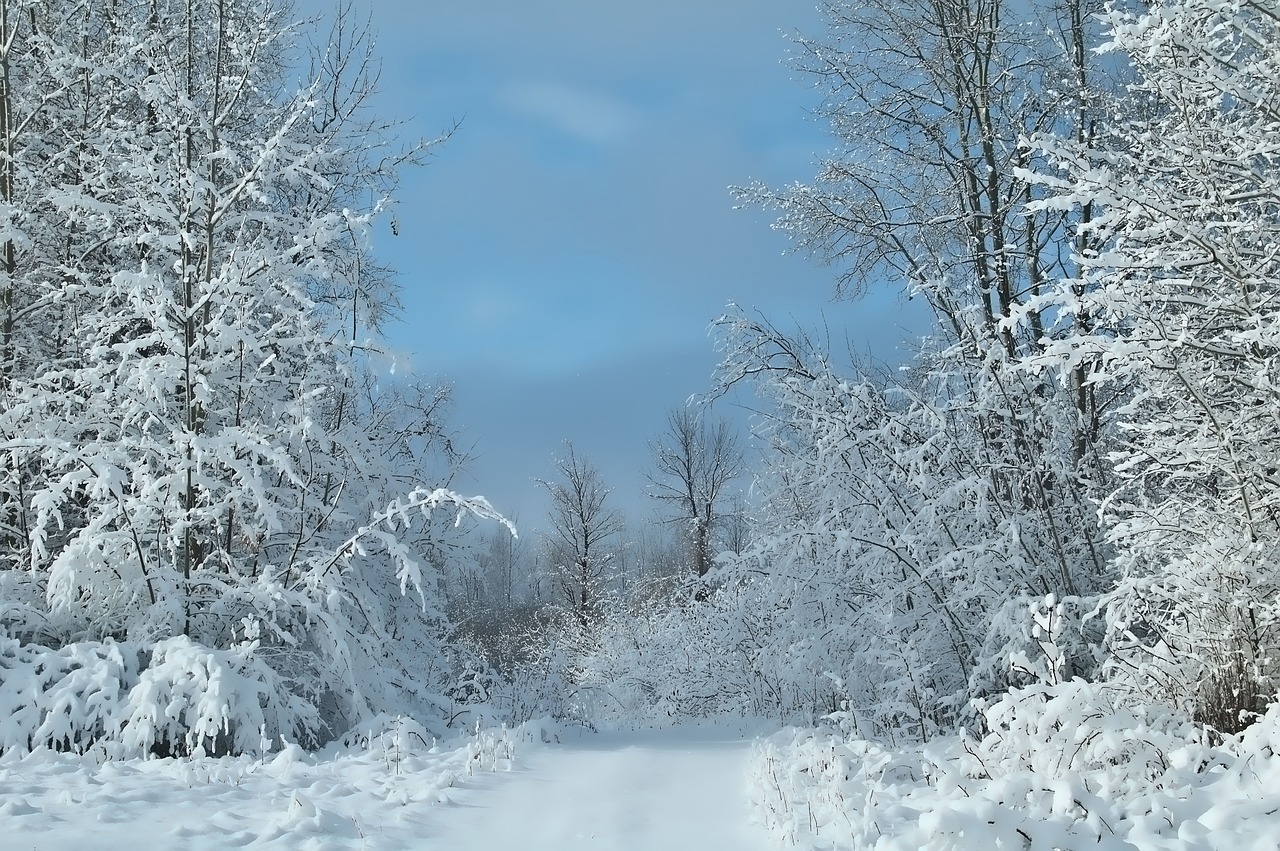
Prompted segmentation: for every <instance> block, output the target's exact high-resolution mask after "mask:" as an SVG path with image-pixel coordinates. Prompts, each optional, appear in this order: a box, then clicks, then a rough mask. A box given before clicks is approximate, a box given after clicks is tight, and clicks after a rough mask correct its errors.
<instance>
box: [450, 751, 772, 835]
mask: <svg viewBox="0 0 1280 851" xmlns="http://www.w3.org/2000/svg"><path fill="white" fill-rule="evenodd" d="M749 751H750V742H749V741H748V740H747V739H746V738H744V737H743V736H742V735H741V734H739V733H737V732H736V731H730V730H726V729H723V728H716V727H683V728H676V729H666V730H655V731H650V732H627V733H599V734H594V735H584V736H578V737H576V738H574V739H571V740H566V741H564V742H563V743H562V744H560V745H557V746H555V747H548V748H543V749H541V750H539V751H538V752H537V753H535V754H533V755H532V756H531V757H530V758H529V759H528V760H527V761H526V762H524V763H523V764H521V765H518V766H517V768H516V769H515V770H514V771H513V772H511V773H510V774H505V775H488V776H486V777H483V778H480V779H478V780H477V781H476V782H474V783H469V784H467V785H466V786H464V787H463V788H460V789H457V790H450V793H449V798H450V806H449V807H448V808H443V809H442V810H440V811H439V812H438V813H437V814H436V818H435V819H434V820H433V821H434V823H433V824H432V826H431V827H432V830H431V833H430V836H431V838H432V839H433V840H434V842H432V843H431V845H430V846H429V847H437V848H449V849H454V851H490V849H516V848H518V849H524V851H561V849H562V850H563V851H574V849H609V851H632V850H633V849H634V851H683V849H689V851H694V849H696V851H765V849H773V848H776V847H777V846H776V844H774V843H773V842H772V841H771V840H770V838H769V835H768V833H767V832H766V831H765V829H764V828H763V827H762V826H760V825H759V824H758V823H757V822H756V820H755V819H753V818H752V816H751V810H750V805H749V801H748V797H749V796H748V788H747V775H748V761H749V758H750V754H749Z"/></svg>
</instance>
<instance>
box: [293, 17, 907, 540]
mask: <svg viewBox="0 0 1280 851" xmlns="http://www.w3.org/2000/svg"><path fill="white" fill-rule="evenodd" d="M327 8H329V7H328V5H327V3H326V2H325V0H303V2H301V3H300V4H299V10H300V11H301V12H303V13H310V12H312V11H323V10H325V9H327ZM357 11H358V12H360V13H362V14H363V13H365V12H368V13H371V15H372V21H373V25H374V27H375V28H376V29H377V31H378V52H379V54H380V56H381V58H382V63H383V66H382V79H381V94H380V97H379V109H380V111H381V112H382V113H384V114H385V115H387V116H388V117H397V118H401V119H404V120H405V122H406V123H405V127H404V132H405V134H406V136H418V137H431V136H435V135H437V134H438V133H439V132H440V131H441V130H442V129H443V128H445V127H447V126H449V125H451V124H452V123H453V122H454V121H459V120H460V121H461V124H460V126H459V127H458V130H457V132H456V133H455V134H454V136H453V138H452V139H450V140H449V142H448V143H447V144H446V145H445V146H444V147H443V148H441V149H440V150H439V152H438V153H437V155H436V156H435V158H434V159H433V160H432V162H431V164H430V165H429V166H428V167H426V168H424V169H420V170H418V171H416V172H413V173H410V174H408V175H406V179H405V182H404V185H403V189H402V191H401V193H400V196H399V206H398V208H397V219H398V224H399V230H400V236H399V237H396V238H392V237H391V236H390V234H389V233H387V231H386V230H385V229H380V230H379V231H378V235H377V244H376V248H377V250H378V252H379V255H380V256H381V257H382V258H384V259H386V260H387V261H389V262H390V263H391V264H392V265H393V266H395V267H396V268H398V269H399V270H400V273H401V284H402V286H403V287H404V300H405V315H404V319H403V322H401V323H399V324H397V325H396V326H395V327H393V328H392V329H391V343H392V345H393V346H394V347H395V348H396V349H398V350H399V351H401V352H403V353H405V354H406V355H407V356H408V358H409V359H410V361H411V363H412V366H413V369H414V370H415V371H416V372H418V373H419V374H422V375H424V376H427V377H438V378H440V379H442V380H448V381H451V382H453V384H454V385H455V396H456V400H457V407H456V412H455V416H454V423H455V424H456V425H457V426H460V427H463V428H464V429H465V437H466V442H467V443H469V444H471V445H473V446H474V452H475V455H476V457H475V460H474V461H473V463H472V464H471V467H470V474H469V476H468V477H467V478H466V479H465V480H463V481H461V482H459V483H458V486H459V487H460V489H462V490H464V491H466V492H468V493H482V494H484V495H485V496H487V497H489V498H490V500H491V501H492V502H493V503H494V505H495V506H497V507H498V508H499V509H500V510H504V511H507V512H510V513H514V514H517V515H518V517H519V519H520V521H521V525H522V526H526V527H534V526H537V525H538V524H539V523H540V521H541V517H540V515H541V514H542V513H543V511H544V502H543V500H542V498H541V496H540V494H539V491H538V488H537V486H536V484H535V483H534V480H535V479H537V478H548V477H551V476H552V474H553V467H552V459H553V457H554V456H555V455H556V454H557V452H558V451H559V450H560V448H561V447H562V444H563V441H565V440H572V441H573V443H574V444H575V446H576V447H577V448H578V450H579V451H580V452H581V453H582V454H584V455H586V456H587V457H588V458H590V459H591V460H592V461H593V463H595V464H596V465H597V466H599V467H600V468H601V470H602V472H603V474H604V477H605V479H606V481H607V482H608V483H609V484H610V486H611V487H612V488H613V489H614V494H615V498H616V500H617V504H618V506H619V507H621V508H624V509H625V510H626V511H627V512H628V514H629V515H631V516H633V517H634V518H636V519H637V520H640V519H642V518H643V517H645V516H647V514H648V513H649V512H650V510H651V506H650V505H649V503H648V501H647V500H646V499H645V498H644V496H643V489H644V484H645V472H646V468H647V466H648V449H647V442H648V441H649V440H650V439H651V438H652V437H654V436H655V435H656V434H657V433H658V432H659V431H660V429H661V427H662V425H663V422H664V419H665V415H666V411H667V409H669V408H671V407H673V406H676V405H680V404H683V403H684V401H685V400H686V398H687V397H689V396H690V395H691V394H696V393H700V392H702V391H705V390H706V389H707V388H708V387H709V384H710V376H711V372H712V370H713V368H714V366H715V362H716V355H715V351H714V348H713V341H712V340H711V339H710V338H709V337H708V334H707V329H708V324H709V323H710V322H711V320H713V319H714V318H715V317H716V316H717V315H719V314H720V312H722V310H723V309H724V306H725V305H726V303H728V302H730V301H734V302H737V303H739V304H741V305H743V306H744V307H747V308H751V309H756V310H759V311H761V312H763V313H764V314H766V315H767V316H769V317H770V318H771V319H773V320H774V321H775V322H776V323H778V324H779V325H780V326H783V327H786V326H788V325H790V324H793V323H794V324H800V325H803V326H813V325H816V324H818V323H819V322H822V321H825V322H826V323H827V324H828V326H829V327H831V328H832V330H833V332H834V333H836V334H838V335H841V336H846V335H847V336H848V338H849V339H851V340H852V341H853V342H854V344H855V345H856V346H857V347H858V348H859V350H860V351H863V352H866V351H869V352H871V353H873V354H875V355H878V356H880V357H884V358H889V359H895V358H896V357H897V354H896V353H895V347H896V345H897V344H898V343H899V342H900V341H901V340H902V339H903V338H904V337H909V336H911V334H910V332H907V331H904V330H903V329H904V328H909V327H912V326H913V325H914V326H918V325H919V319H918V318H916V317H915V316H914V315H913V314H910V313H907V312H904V308H903V307H902V304H901V302H900V300H899V298H898V296H897V294H896V292H886V293H883V294H880V295H877V296H873V297H872V298H870V299H865V300H863V301H860V302H858V303H854V304H848V303H843V304H831V303H830V302H829V297H830V293H831V277H832V276H831V273H830V271H829V270H826V269H823V268H821V267H819V266H818V265H817V264H816V263H814V262H813V261H811V260H809V259H807V258H805V257H803V256H798V255H792V254H787V253H786V252H787V249H788V243H787V240H786V239H785V237H783V236H782V235H781V234H778V233H776V232H774V231H772V230H770V228H769V221H770V216H769V214H768V213H766V212H764V211H759V210H735V209H734V208H733V207H734V202H733V199H732V197H731V195H730V193H729V191H728V187H729V186H730V185H735V184H737V185H740V184H745V183H748V182H751V181H753V180H762V181H764V182H766V183H770V184H775V185H776V184H783V183H786V182H790V181H795V180H804V179H806V178H808V177H809V176H810V175H811V174H812V173H813V165H812V163H813V162H814V160H815V159H816V157H817V156H818V154H820V153H821V152H822V151H824V150H825V149H826V148H827V146H828V140H827V137H826V135H825V132H824V130H823V128H822V127H821V125H820V124H818V123H817V122H816V121H814V120H813V119H812V118H810V116H809V112H810V110H812V109H813V107H815V106H816V105H817V103H818V98H819V94H818V92H817V91H816V90H814V89H813V88H812V87H811V81H809V80H806V79H802V78H800V77H799V75H798V74H796V73H795V72H793V71H792V70H791V69H790V68H789V67H788V65H787V61H786V57H787V53H788V50H789V43H788V41H787V40H786V38H785V37H784V33H794V32H796V31H801V32H805V33H811V34H812V33H817V32H821V29H822V25H821V21H820V18H819V16H818V14H817V12H816V11H815V10H814V8H813V7H812V5H811V4H810V3H809V2H806V0H648V2H643V3H637V2H626V3H623V2H609V1H608V0H541V1H540V2H531V0H453V2H444V0H440V2H430V1H429V0H365V2H364V5H363V6H362V5H361V3H360V0H357ZM724 413H725V414H726V415H729V416H732V417H735V418H739V419H742V418H744V414H743V413H742V412H741V411H734V410H726V411H724Z"/></svg>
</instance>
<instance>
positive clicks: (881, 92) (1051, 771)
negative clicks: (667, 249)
mask: <svg viewBox="0 0 1280 851" xmlns="http://www.w3.org/2000/svg"><path fill="white" fill-rule="evenodd" d="M821 6H822V9H823V12H824V17H825V21H826V24H827V28H826V30H825V31H823V32H819V33H813V34H809V35H804V36H797V37H796V38H795V39H794V40H793V43H792V47H793V62H794V64H795V67H796V68H797V70H798V71H799V72H800V73H801V74H803V75H804V76H805V77H806V78H807V79H808V80H809V81H810V82H813V83H814V84H815V85H816V86H817V91H818V95H819V96H820V97H821V101H820V105H819V106H818V110H819V115H820V116H821V118H822V120H823V121H824V122H825V124H826V126H827V127H828V129H829V131H830V134H831V138H832V148H831V151H832V152H833V153H831V154H829V155H828V156H827V157H826V158H825V159H824V160H822V161H821V162H819V163H817V165H816V170H815V173H814V175H813V177H812V179H811V180H810V181H808V182H804V183H798V184H794V185H790V186H784V187H777V186H770V185H763V184H746V185H743V186H740V187H738V188H736V189H735V190H733V197H726V202H725V203H726V205H728V204H734V203H737V204H742V205H748V206H751V207H753V208H757V209H765V210H768V211H771V213H772V214H773V215H775V217H776V225H775V226H776V227H777V228H778V229H780V230H781V231H783V232H784V233H785V234H786V235H787V236H788V237H789V238H790V240H791V244H792V245H793V246H794V247H795V249H796V250H797V251H799V252H802V253H804V254H806V255H808V256H810V257H812V258H813V260H814V262H818V263H821V264H824V265H825V266H826V267H828V268H829V269H830V271H831V275H832V280H833V290H834V296H835V297H836V298H838V299H848V300H856V299H858V298H859V297H860V296H862V295H863V294H865V293H867V292H868V291H870V290H872V289H879V288H891V289H894V290H897V291H901V292H902V293H903V294H904V296H905V297H909V298H910V299H912V300H913V301H918V302H920V303H923V304H925V305H927V307H928V310H929V312H930V315H931V317H932V324H931V327H930V329H929V334H928V335H927V336H926V337H925V338H923V339H922V340H921V341H920V343H919V346H918V349H917V350H916V351H915V353H914V354H913V356H912V358H911V360H910V361H909V362H908V363H906V364H904V365H902V366H900V367H890V366H887V365H884V364H877V363H875V362H871V361H869V360H868V359H866V358H861V357H854V356H851V355H849V354H848V353H847V352H842V351H839V350H835V349H833V348H832V347H831V346H830V345H829V343H827V342H825V340H826V339H827V338H824V337H822V336H819V335H817V334H814V335H808V334H806V333H804V332H800V331H794V330H790V329H784V328H783V327H782V326H781V325H780V324H778V323H777V319H776V318H775V317H768V316H763V315H759V314H756V313H753V312H751V311H749V310H745V309H740V308H737V307H735V306H730V307H729V309H728V310H727V311H726V313H725V314H724V315H723V316H721V317H720V318H718V319H716V320H715V322H714V334H713V336H714V341H715V343H714V344H715V345H716V347H717V351H718V353H719V357H720V367H719V369H718V371H717V374H716V378H715V380H714V382H713V383H712V385H711V386H708V387H707V388H706V392H705V394H704V396H703V399H702V401H701V403H700V404H693V405H690V406H688V407H678V408H675V409H673V410H672V411H670V412H669V414H668V415H667V418H666V423H665V426H664V428H663V430H662V431H661V432H660V433H659V434H658V435H656V436H655V437H654V439H653V441H652V444H651V447H650V450H651V455H652V469H651V471H650V482H651V488H650V495H651V496H652V497H654V499H653V503H654V505H655V508H656V517H657V518H659V519H656V520H654V521H652V522H646V523H644V524H641V526H640V527H637V526H636V525H634V524H632V523H628V522H626V520H625V519H624V517H623V515H622V513H621V512H620V511H619V510H617V509H615V508H614V507H613V502H611V500H610V491H609V488H608V487H607V483H606V482H604V481H603V478H602V476H601V474H600V472H599V470H598V469H597V468H596V467H595V466H594V465H593V464H592V462H591V460H590V459H589V458H588V457H586V456H585V455H584V454H582V453H581V452H579V451H577V450H575V448H574V446H573V445H572V444H568V443H567V444H566V445H565V447H564V450H563V452H562V453H561V455H560V457H559V458H558V460H557V461H556V463H555V470H554V475H553V476H552V477H551V478H549V479H548V480H547V481H546V482H543V483H542V485H543V488H544V490H545V492H546V494H547V497H548V501H549V504H550V505H551V512H550V514H549V516H548V517H547V518H545V521H544V522H542V523H541V530H542V531H541V534H539V535H537V536H534V537H533V538H532V539H531V537H530V536H528V535H519V536H517V529H516V526H515V525H514V524H512V523H511V522H509V521H508V520H507V519H505V518H503V517H502V516H500V515H499V513H498V512H497V511H496V510H495V509H494V508H493V507H492V506H491V505H490V504H489V503H488V502H487V501H485V500H484V499H480V498H469V497H466V496H464V495H461V494H459V493H457V492H456V490H455V489H454V488H453V486H452V485H451V482H452V481H453V480H454V478H455V476H456V474H457V471H458V469H459V468H460V465H462V464H463V463H465V460H466V459H465V453H464V452H462V451H460V450H459V448H458V447H459V446H460V445H461V443H460V442H459V440H458V439H457V435H456V434H455V432H454V430H453V427H452V425H451V423H450V419H449V418H450V413H451V407H452V405H451V400H450V396H449V389H448V387H447V386H444V385H440V386H436V385H433V384H431V383H428V382H426V381H423V380H420V379H417V378H415V377H414V376H412V375H408V376H406V375H399V374H393V373H392V371H390V370H389V369H388V368H387V360H386V358H385V357H384V344H383V339H384V338H383V336H382V332H383V330H384V328H385V324H386V323H387V322H388V321H389V320H390V318H391V317H394V316H395V315H396V313H397V311H398V309H399V301H398V296H397V291H398V289H397V287H398V285H397V278H396V272H395V270H392V269H390V268H387V267H386V265H385V264H384V263H382V262H381V261H380V260H379V258H378V257H377V255H376V253H375V252H374V250H373V249H372V245H371V240H370V234H371V232H372V229H373V228H375V227H382V228H395V227H397V224H396V219H395V218H394V214H393V210H394V199H395V193H396V189H397V185H398V181H399V179H400V178H401V176H402V175H403V174H404V173H405V170H407V169H412V168H415V167H417V166H419V165H421V164H422V163H424V162H425V161H426V160H427V159H428V158H429V157H431V156H432V155H433V153H434V151H435V148H436V146H437V145H438V144H439V143H440V141H441V140H439V139H436V140H412V139H405V138H403V134H402V133H401V128H400V126H399V125H397V124H396V123H395V121H394V120H392V119H387V118H384V117H382V116H380V115H378V114H376V112H375V111H374V110H373V109H372V107H371V98H372V95H373V93H374V91H375V88H376V78H377V60H376V55H375V53H374V52H373V47H372V36H371V34H370V33H369V32H368V31H367V29H365V28H363V27H362V26H361V25H360V16H359V14H358V13H357V12H356V11H354V10H353V8H352V7H351V6H344V7H343V8H342V11H341V12H340V13H339V14H338V15H337V16H336V17H335V18H334V21H333V25H332V27H331V28H330V29H328V30H327V31H325V30H322V29H319V28H318V27H317V25H316V24H315V23H314V22H312V23H306V22H302V23H299V22H298V17H297V15H296V14H295V13H294V11H293V10H291V9H290V7H289V5H288V4H287V3H278V2H276V1H275V0H116V2H111V3H87V2H80V0H0V462H2V463H0V755H2V756H0V759H4V758H17V757H20V756H23V755H30V754H36V753H42V752H49V751H52V752H58V753H62V754H67V753H70V754H75V755H81V756H83V757H84V758H86V759H88V758H90V757H92V758H94V759H98V760H102V761H108V762H109V761H123V760H131V759H142V758H152V757H157V756H159V757H172V758H177V759H195V758H197V757H200V758H203V757H206V756H228V757H232V756H241V755H245V756H251V757H255V758H259V759H263V758H267V757H268V756H269V755H271V754H275V753H278V752H280V751H281V749H284V748H286V746H293V745H296V746H300V747H301V748H303V749H307V750H317V749H320V748H322V747H324V746H326V745H329V744H332V743H334V742H338V741H347V740H348V739H349V737H350V736H351V734H352V731H358V730H360V729H368V728H370V725H373V726H377V725H384V726H385V725H387V724H389V723H391V722H390V720H389V719H396V718H404V719H412V722H413V723H414V724H416V725H420V729H421V730H422V731H423V736H424V737H425V736H432V737H438V738H439V739H441V740H446V739H451V738H458V737H462V736H466V735H468V734H471V735H476V734H477V733H478V732H479V731H482V730H485V729H490V728H495V727H500V726H502V725H506V726H508V727H515V726H518V725H520V724H524V723H526V722H531V721H537V720H538V719H552V721H554V723H557V724H562V725H577V726H582V727H585V728H589V729H614V728H618V727H626V726H629V725H630V726H656V725H670V724H676V723H681V722H687V721H695V720H705V719H715V718H724V717H732V718H753V719H766V720H767V721H768V722H770V723H772V725H773V727H774V729H783V728H785V729H784V732H782V733H779V734H778V735H776V736H773V737H771V738H768V739H766V740H764V741H763V743H762V744H760V745H759V746H758V748H757V752H756V757H757V762H758V771H759V775H760V778H764V779H762V780H761V781H760V783H759V784H758V785H759V788H761V789H762V790H763V791H762V792H761V793H760V795H761V799H760V801H759V806H760V808H761V811H762V812H763V813H765V815H764V816H763V818H764V819H765V820H766V822H768V823H769V825H770V826H771V827H772V828H773V829H774V831H775V832H776V833H777V835H778V836H780V837H781V838H782V839H783V841H784V842H790V843H792V844H803V843H804V842H827V843H829V845H827V846H822V847H840V848H844V847H849V848H862V847H866V848H871V847H876V848H926V847H930V848H933V847H937V848H964V847H975V848H976V847H984V848H985V847H1020V848H1022V847H1025V848H1046V849H1048V848H1076V847H1080V848H1084V847H1104V848H1188V849H1190V848H1210V847H1216V846H1215V845H1214V841H1213V840H1211V839H1205V838H1204V835H1202V834H1197V833H1195V831H1190V830H1188V829H1185V828H1186V824H1187V823H1190V822H1196V823H1197V824H1200V825H1202V829H1203V830H1210V829H1212V827H1213V825H1214V824H1216V823H1218V822H1223V821H1227V820H1230V819H1236V820H1243V819H1245V818H1246V815H1243V814H1242V813H1244V812H1245V811H1244V810H1240V811H1237V810H1233V809H1231V808H1232V807H1234V806H1236V805H1237V803H1238V802H1239V801H1241V800H1256V799H1261V798H1264V797H1265V795H1264V792H1263V791H1261V790H1265V789H1266V784H1267V782H1268V779H1269V778H1270V779H1273V780H1274V779H1275V778H1280V765H1275V764H1273V763H1275V762H1276V756H1275V753H1274V747H1275V746H1274V744H1273V743H1275V742H1280V709H1277V708H1276V707H1275V695H1276V692H1277V683H1278V681H1277V673H1278V672H1277V665H1278V664H1280V663H1278V662H1277V656H1276V654H1277V651H1280V596H1278V595H1277V591H1278V590H1280V589H1278V587H1277V582H1278V580H1280V463H1278V462H1277V461H1276V456H1277V451H1278V450H1280V301H1278V299H1280V168H1278V166H1280V3H1277V2H1274V0H1150V2H1137V0H1135V1H1134V2H1127V0H1031V2H1027V3H1011V2H1008V0H931V2H919V0H824V2H823V3H822V4H821ZM453 143H454V142H451V144H453ZM464 143H465V142H464ZM446 167H447V166H446ZM744 392H745V393H748V394H750V396H751V398H753V399H754V400H755V402H754V407H755V410H756V411H757V413H756V416H755V418H754V420H753V425H752V432H751V434H750V435H746V436H744V435H740V434H738V433H737V432H736V431H735V430H734V429H733V428H732V427H731V426H730V425H729V424H727V423H726V422H724V421H722V420H720V419H718V418H717V417H716V415H715V413H714V412H713V409H712V408H711V404H710V403H711V402H713V401H715V400H717V399H720V398H722V397H724V396H725V395H727V394H730V393H744ZM748 443H750V445H752V446H754V447H755V448H756V449H758V450H759V451H758V452H754V453H747V452H746V451H745V449H746V446H747V444H748ZM1271 809H1274V808H1271ZM1248 812H1249V813H1252V812H1253V811H1252V810H1249V811H1248ZM802 813H803V814H804V815H800V814H802ZM904 813H906V814H908V815H904ZM1215 813H1216V814H1217V815H1214V814H1215ZM1254 816H1256V817H1257V818H1259V819H1264V818H1271V820H1270V821H1266V822H1265V823H1266V824H1267V825H1268V826H1269V828H1270V829H1271V830H1273V831H1274V830H1277V829H1280V826H1278V825H1276V822H1275V820H1274V818H1273V817H1271V816H1270V810H1260V811H1259V812H1258V813H1256V814H1254ZM1254 816H1249V817H1254ZM1215 818H1216V819H1218V822H1215V821H1214V819H1215ZM1197 820H1198V821H1197ZM1258 823H1259V824H1262V823H1263V822H1261V821H1260V822H1258ZM1205 825H1207V827H1206V826H1205ZM1262 835H1263V837H1264V839H1263V841H1266V840H1265V836H1266V835H1267V834H1266V830H1265V829H1264V830H1263V831H1262ZM1271 835H1272V836H1273V837H1274V835H1275V834H1274V833H1272V834H1271ZM966 837H967V838H966ZM931 843H932V844H931ZM966 843H968V844H966ZM974 843H976V844H974ZM993 843H1005V844H1000V845H998V844H993ZM1197 843H1200V844H1197ZM1259 847H1262V846H1259Z"/></svg>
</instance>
